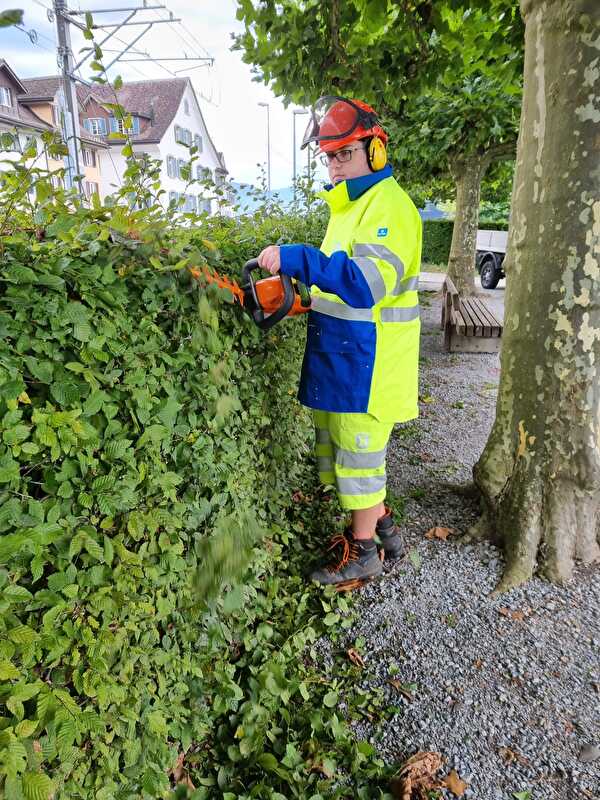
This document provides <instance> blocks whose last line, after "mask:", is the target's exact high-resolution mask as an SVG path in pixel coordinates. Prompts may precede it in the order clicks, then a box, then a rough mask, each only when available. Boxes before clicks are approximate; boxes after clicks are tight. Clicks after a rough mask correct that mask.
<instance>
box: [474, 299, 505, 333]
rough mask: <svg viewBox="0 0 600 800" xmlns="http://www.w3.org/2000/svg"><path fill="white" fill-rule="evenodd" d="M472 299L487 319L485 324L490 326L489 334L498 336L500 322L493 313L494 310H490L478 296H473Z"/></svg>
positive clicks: (500, 330)
mask: <svg viewBox="0 0 600 800" xmlns="http://www.w3.org/2000/svg"><path fill="white" fill-rule="evenodd" d="M473 299H474V301H475V302H476V303H477V305H478V306H479V308H480V309H481V314H482V316H483V317H484V318H485V319H487V324H488V325H490V326H491V329H492V330H491V333H490V336H500V334H501V332H502V323H501V322H500V320H499V319H498V318H497V317H496V316H495V315H494V312H493V311H491V310H490V308H489V307H488V306H487V305H486V304H485V302H484V301H483V300H482V299H481V298H480V297H475V298H473Z"/></svg>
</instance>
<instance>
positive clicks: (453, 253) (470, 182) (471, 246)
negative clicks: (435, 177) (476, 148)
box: [448, 153, 490, 295]
mask: <svg viewBox="0 0 600 800" xmlns="http://www.w3.org/2000/svg"><path fill="white" fill-rule="evenodd" d="M489 163H490V158H489V156H487V155H480V154H478V153H474V154H473V155H470V156H465V157H464V158H460V159H456V160H453V161H451V162H450V165H449V166H450V174H451V175H452V178H453V180H454V184H455V186H456V213H455V215H454V230H453V232H452V244H451V245H450V257H449V258H448V276H449V277H450V278H451V280H452V282H453V283H454V285H455V286H456V288H457V289H458V291H459V292H460V294H462V295H471V294H474V292H475V252H476V246H477V224H478V221H479V196H480V194H481V181H482V180H483V176H484V175H485V171H486V169H487V168H488V166H489Z"/></svg>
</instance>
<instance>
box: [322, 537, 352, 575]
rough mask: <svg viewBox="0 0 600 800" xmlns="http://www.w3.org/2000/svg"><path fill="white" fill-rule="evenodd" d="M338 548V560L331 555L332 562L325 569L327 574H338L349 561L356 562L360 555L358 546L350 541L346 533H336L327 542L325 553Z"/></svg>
mask: <svg viewBox="0 0 600 800" xmlns="http://www.w3.org/2000/svg"><path fill="white" fill-rule="evenodd" d="M336 548H339V558H338V557H335V553H333V554H332V561H331V563H330V564H327V565H326V567H325V569H326V570H327V572H339V571H340V570H342V569H343V568H344V567H345V566H346V565H347V564H348V562H350V561H357V560H358V558H359V556H360V553H359V549H358V545H357V544H356V542H355V541H354V539H351V538H350V536H349V534H348V533H337V534H335V535H334V536H332V537H331V539H330V540H329V546H328V548H327V552H330V551H331V550H335V549H336Z"/></svg>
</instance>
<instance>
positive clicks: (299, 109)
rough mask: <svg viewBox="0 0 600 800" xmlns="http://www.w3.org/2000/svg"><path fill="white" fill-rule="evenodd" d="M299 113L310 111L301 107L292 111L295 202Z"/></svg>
mask: <svg viewBox="0 0 600 800" xmlns="http://www.w3.org/2000/svg"><path fill="white" fill-rule="evenodd" d="M298 114H308V111H305V110H304V109H301V108H295V109H294V110H293V111H292V115H293V116H292V125H293V128H294V135H293V145H292V147H293V153H294V160H293V164H294V169H293V172H294V179H293V184H294V202H295V200H296V117H297V116H298Z"/></svg>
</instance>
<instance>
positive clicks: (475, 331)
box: [461, 299, 481, 336]
mask: <svg viewBox="0 0 600 800" xmlns="http://www.w3.org/2000/svg"><path fill="white" fill-rule="evenodd" d="M461 311H462V313H463V316H464V318H465V320H467V336H481V330H480V329H481V325H480V324H479V320H478V318H477V314H475V313H474V312H473V310H472V308H471V304H470V303H469V300H468V299H465V300H461Z"/></svg>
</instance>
